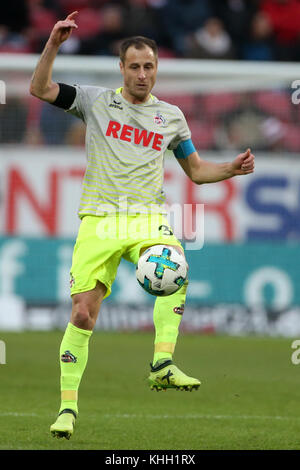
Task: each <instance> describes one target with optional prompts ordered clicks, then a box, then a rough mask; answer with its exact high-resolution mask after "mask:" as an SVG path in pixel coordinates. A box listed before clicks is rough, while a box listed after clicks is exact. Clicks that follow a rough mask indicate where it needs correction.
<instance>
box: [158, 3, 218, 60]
mask: <svg viewBox="0 0 300 470" xmlns="http://www.w3.org/2000/svg"><path fill="white" fill-rule="evenodd" d="M211 16H213V11H212V8H211V6H210V2H209V0H201V1H199V0H168V2H167V4H166V6H165V7H164V8H163V9H162V20H163V27H164V29H165V31H166V33H167V36H168V38H169V41H170V46H171V48H172V49H173V50H174V51H175V53H176V54H177V55H178V56H183V57H184V56H185V54H186V47H185V46H186V37H187V35H190V34H191V33H194V32H195V31H197V30H198V29H199V28H200V27H201V26H203V25H204V23H205V21H206V20H207V19H208V18H210V17H211Z"/></svg>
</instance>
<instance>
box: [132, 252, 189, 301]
mask: <svg viewBox="0 0 300 470" xmlns="http://www.w3.org/2000/svg"><path fill="white" fill-rule="evenodd" d="M187 271H188V265H187V263H186V261H185V258H184V256H183V255H182V254H181V253H178V251H177V250H176V249H175V248H174V247H171V246H165V245H154V246H152V247H151V248H148V249H147V250H145V251H144V253H143V254H142V256H140V259H139V261H138V264H137V267H136V278H137V280H138V283H139V284H140V285H141V286H142V287H143V289H145V291H147V292H148V293H149V294H152V295H157V296H166V295H171V294H174V292H176V291H177V290H178V289H180V287H182V285H183V284H184V281H185V280H186V278H187Z"/></svg>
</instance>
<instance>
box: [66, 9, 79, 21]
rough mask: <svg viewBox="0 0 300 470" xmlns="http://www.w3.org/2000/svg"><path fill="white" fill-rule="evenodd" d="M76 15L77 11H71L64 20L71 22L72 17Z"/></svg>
mask: <svg viewBox="0 0 300 470" xmlns="http://www.w3.org/2000/svg"><path fill="white" fill-rule="evenodd" d="M76 15H78V11H73V12H72V13H70V14H69V15H68V16H67V18H66V20H73V19H74V16H76Z"/></svg>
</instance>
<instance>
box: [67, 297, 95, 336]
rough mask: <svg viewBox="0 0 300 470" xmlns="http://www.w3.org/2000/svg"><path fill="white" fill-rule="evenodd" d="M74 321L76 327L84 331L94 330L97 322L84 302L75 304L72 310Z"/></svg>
mask: <svg viewBox="0 0 300 470" xmlns="http://www.w3.org/2000/svg"><path fill="white" fill-rule="evenodd" d="M72 321H73V324H74V325H75V326H77V327H78V328H83V329H88V330H89V329H92V328H93V327H94V324H95V321H94V316H93V314H92V311H91V309H90V308H89V306H88V305H87V304H85V303H84V302H76V301H75V302H74V303H73V309H72Z"/></svg>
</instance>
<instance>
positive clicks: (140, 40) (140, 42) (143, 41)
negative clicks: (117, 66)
mask: <svg viewBox="0 0 300 470" xmlns="http://www.w3.org/2000/svg"><path fill="white" fill-rule="evenodd" d="M131 46H133V47H135V48H136V49H139V50H140V49H144V48H145V47H146V46H148V47H150V49H152V51H153V53H154V56H155V58H156V60H157V56H158V49H157V44H156V42H155V41H154V40H153V39H150V38H146V37H144V36H132V37H130V38H126V39H124V40H123V41H122V42H121V45H120V60H121V62H123V63H124V62H125V56H126V52H127V49H129V47H131Z"/></svg>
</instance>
